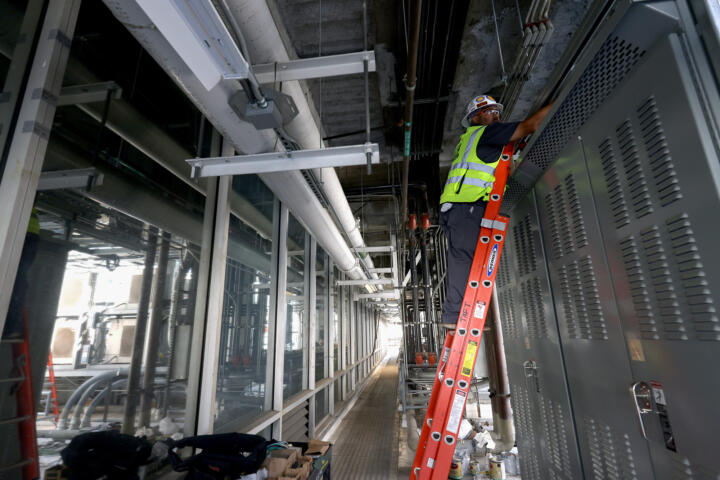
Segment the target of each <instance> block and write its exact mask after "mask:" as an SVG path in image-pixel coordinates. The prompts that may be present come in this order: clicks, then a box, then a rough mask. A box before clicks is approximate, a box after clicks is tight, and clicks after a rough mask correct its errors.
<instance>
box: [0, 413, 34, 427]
mask: <svg viewBox="0 0 720 480" xmlns="http://www.w3.org/2000/svg"><path fill="white" fill-rule="evenodd" d="M29 418H30V415H23V416H22V417H14V418H6V419H5V420H0V425H7V424H10V423H20V422H24V421H25V420H28V419H29Z"/></svg>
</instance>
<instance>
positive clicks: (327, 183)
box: [227, 0, 378, 279]
mask: <svg viewBox="0 0 720 480" xmlns="http://www.w3.org/2000/svg"><path fill="white" fill-rule="evenodd" d="M227 4H228V7H229V9H230V13H232V15H233V16H234V18H235V20H236V21H237V24H238V26H239V28H240V29H241V30H242V35H243V37H244V39H245V43H246V45H247V48H248V50H249V52H248V53H249V54H250V55H251V58H252V61H253V63H255V64H260V63H275V62H287V61H289V60H290V59H291V56H292V57H293V58H294V57H296V55H295V54H294V52H293V51H292V47H291V46H290V45H288V43H286V42H284V41H283V38H284V37H287V34H285V32H284V31H283V30H284V27H283V26H282V25H281V23H280V22H279V21H278V22H276V21H275V19H274V18H273V15H272V12H271V11H270V8H269V7H268V3H267V2H257V1H253V0H227ZM249 60H250V59H248V61H249ZM282 90H283V93H286V94H287V95H290V96H291V97H293V100H294V101H295V105H296V106H297V108H298V115H297V117H295V118H294V119H293V120H292V121H291V122H290V123H288V124H287V125H286V126H285V129H286V131H287V132H288V134H289V135H290V136H291V137H293V138H294V139H295V140H296V141H297V142H298V143H299V144H300V145H301V146H302V147H303V148H304V149H318V148H323V147H324V145H323V143H322V140H321V139H322V133H321V132H320V129H319V128H318V122H319V120H318V119H317V116H316V112H315V108H314V105H312V104H310V103H309V102H308V100H307V98H308V97H309V92H305V91H304V90H303V87H302V85H301V84H300V82H298V81H292V82H283V84H282ZM314 173H315V176H316V177H317V178H318V180H320V184H321V187H322V189H323V192H324V193H325V196H326V197H327V200H328V203H329V206H330V208H332V209H333V211H334V212H335V215H336V216H337V220H338V222H339V223H340V227H341V228H342V229H343V230H344V231H345V233H346V234H347V236H348V239H349V241H350V246H351V248H362V247H364V246H365V241H364V240H363V238H362V235H361V234H360V230H359V229H358V225H357V221H356V220H355V216H354V215H353V213H352V210H351V209H350V205H349V204H348V202H347V198H346V197H345V192H344V191H343V188H342V185H341V184H340V180H339V179H338V176H337V174H336V173H335V169H334V168H322V169H316V170H314ZM359 256H360V258H361V260H362V262H363V263H364V264H365V266H366V267H367V268H368V269H372V268H375V265H374V264H373V261H372V259H371V258H370V256H369V255H366V254H359ZM372 278H375V279H377V278H378V276H377V274H372Z"/></svg>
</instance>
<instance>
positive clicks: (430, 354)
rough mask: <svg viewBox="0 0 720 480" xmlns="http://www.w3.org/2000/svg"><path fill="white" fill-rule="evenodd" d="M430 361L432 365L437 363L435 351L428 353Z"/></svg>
mask: <svg viewBox="0 0 720 480" xmlns="http://www.w3.org/2000/svg"><path fill="white" fill-rule="evenodd" d="M428 363H429V364H430V365H435V364H436V363H437V355H435V352H430V353H428Z"/></svg>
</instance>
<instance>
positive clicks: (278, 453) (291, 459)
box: [270, 448, 298, 467]
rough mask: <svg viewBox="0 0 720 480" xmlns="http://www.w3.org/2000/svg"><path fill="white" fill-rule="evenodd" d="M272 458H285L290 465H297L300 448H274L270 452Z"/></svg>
mask: <svg viewBox="0 0 720 480" xmlns="http://www.w3.org/2000/svg"><path fill="white" fill-rule="evenodd" d="M270 457H271V458H284V459H285V460H287V462H288V466H289V467H291V466H293V465H295V462H297V457H298V450H296V449H295V448H284V449H282V450H272V451H271V452H270Z"/></svg>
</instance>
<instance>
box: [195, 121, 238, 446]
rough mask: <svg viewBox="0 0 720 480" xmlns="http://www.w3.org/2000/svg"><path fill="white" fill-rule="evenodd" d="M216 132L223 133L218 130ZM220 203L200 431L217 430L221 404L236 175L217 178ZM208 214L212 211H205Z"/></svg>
mask: <svg viewBox="0 0 720 480" xmlns="http://www.w3.org/2000/svg"><path fill="white" fill-rule="evenodd" d="M213 134H214V135H217V136H219V133H218V132H217V131H215V132H213ZM230 151H232V145H231V144H230V142H229V141H228V139H227V138H224V139H223V140H222V153H227V152H230ZM217 182H218V183H217V203H216V205H215V210H214V211H213V212H212V214H214V217H215V225H214V229H213V239H212V258H211V259H210V282H209V285H208V293H207V310H206V314H207V317H206V319H205V345H204V348H203V360H202V371H201V376H200V402H199V405H198V417H197V430H198V434H200V435H205V434H210V433H213V430H214V422H215V414H216V413H217V412H216V408H217V403H216V402H215V394H216V392H217V377H218V373H219V372H218V360H219V357H220V353H219V352H220V335H221V332H222V320H223V318H222V308H223V300H224V297H225V268H226V265H227V250H228V232H229V226H230V190H232V178H231V177H220V178H218V179H217ZM205 215H208V212H205Z"/></svg>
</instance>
